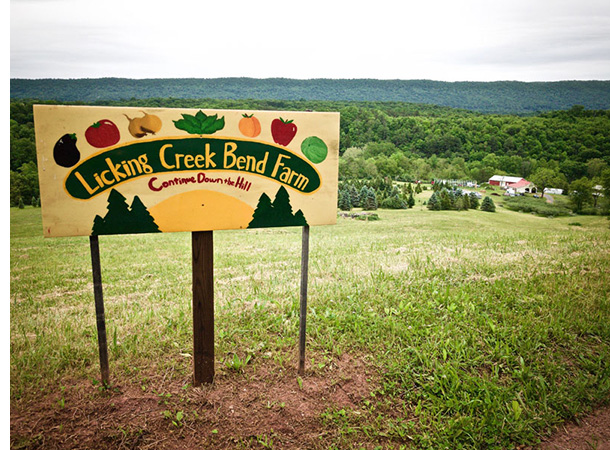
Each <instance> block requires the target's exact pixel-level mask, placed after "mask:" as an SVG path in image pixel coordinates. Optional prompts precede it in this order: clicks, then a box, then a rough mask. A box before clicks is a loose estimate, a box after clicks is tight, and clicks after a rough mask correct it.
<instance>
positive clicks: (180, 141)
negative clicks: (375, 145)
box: [34, 105, 339, 237]
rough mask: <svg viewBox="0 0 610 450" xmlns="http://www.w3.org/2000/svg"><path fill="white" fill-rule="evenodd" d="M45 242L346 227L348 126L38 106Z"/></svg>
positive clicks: (265, 116)
mask: <svg viewBox="0 0 610 450" xmlns="http://www.w3.org/2000/svg"><path fill="white" fill-rule="evenodd" d="M34 123H35V130H36V147H37V153H38V170H39V178H40V190H41V204H42V217H43V227H44V236H45V237H56V236H94V235H104V234H126V233H150V232H174V231H211V230H220V229H240V228H259V227H274V226H306V225H307V226H309V225H326V224H333V223H335V221H336V205H337V173H338V158H339V114H338V113H318V112H286V111H282V112H277V111H239V110H200V109H153V108H112V107H91V106H63V105H61V106H60V105H35V106H34Z"/></svg>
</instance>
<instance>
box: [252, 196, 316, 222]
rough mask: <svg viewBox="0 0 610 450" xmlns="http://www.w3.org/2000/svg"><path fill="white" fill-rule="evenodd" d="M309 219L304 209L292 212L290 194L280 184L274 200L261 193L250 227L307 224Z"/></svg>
mask: <svg viewBox="0 0 610 450" xmlns="http://www.w3.org/2000/svg"><path fill="white" fill-rule="evenodd" d="M305 225H307V220H306V219H305V215H304V214H303V211H301V210H298V211H297V212H296V213H295V214H293V213H292V205H291V204H290V195H289V194H288V191H287V190H286V188H285V187H284V186H280V188H279V189H278V191H277V193H276V194H275V198H274V199H273V201H271V199H270V198H269V196H268V195H267V194H265V193H263V194H261V196H260V197H259V199H258V204H257V206H256V209H255V210H254V214H253V215H252V220H251V221H250V223H249V224H248V228H265V227H290V226H305Z"/></svg>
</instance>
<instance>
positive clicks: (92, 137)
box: [85, 119, 121, 148]
mask: <svg viewBox="0 0 610 450" xmlns="http://www.w3.org/2000/svg"><path fill="white" fill-rule="evenodd" d="M85 139H87V142H88V143H89V144H90V145H92V146H93V147H96V148H104V147H110V146H111V145H114V144H116V143H117V142H119V139H121V134H120V133H119V129H118V128H117V126H116V125H115V124H114V123H113V122H111V121H110V120H108V119H103V120H100V121H99V122H95V123H94V124H93V125H91V126H90V127H89V128H87V131H85Z"/></svg>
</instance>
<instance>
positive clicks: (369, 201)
mask: <svg viewBox="0 0 610 450" xmlns="http://www.w3.org/2000/svg"><path fill="white" fill-rule="evenodd" d="M362 208H363V209H364V210H366V211H372V210H375V209H377V194H376V193H375V190H374V189H373V188H369V189H368V190H367V193H366V197H365V199H364V205H363V206H362Z"/></svg>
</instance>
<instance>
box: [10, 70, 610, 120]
mask: <svg viewBox="0 0 610 450" xmlns="http://www.w3.org/2000/svg"><path fill="white" fill-rule="evenodd" d="M10 81H11V98H12V99H24V98H38V99H42V100H57V101H64V102H65V101H84V102H94V101H98V100H115V101H125V100H127V99H131V98H136V99H149V98H152V97H159V98H177V99H189V98H215V99H233V100H244V99H277V100H281V101H285V100H324V101H344V100H347V101H363V102H401V103H420V104H434V105H442V106H448V107H451V108H461V109H469V110H472V111H478V112H483V113H494V114H536V113H538V112H544V111H556V110H563V109H568V108H570V107H571V106H572V105H577V104H578V105H584V106H585V107H586V108H587V109H607V108H608V107H610V81H559V82H530V83H526V82H518V81H496V82H455V83H449V82H443V81H432V80H376V79H309V80H297V79H289V78H268V79H255V78H208V79H198V78H179V79H171V78H166V79H128V78H97V79H36V80H29V79H11V80H10Z"/></svg>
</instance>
